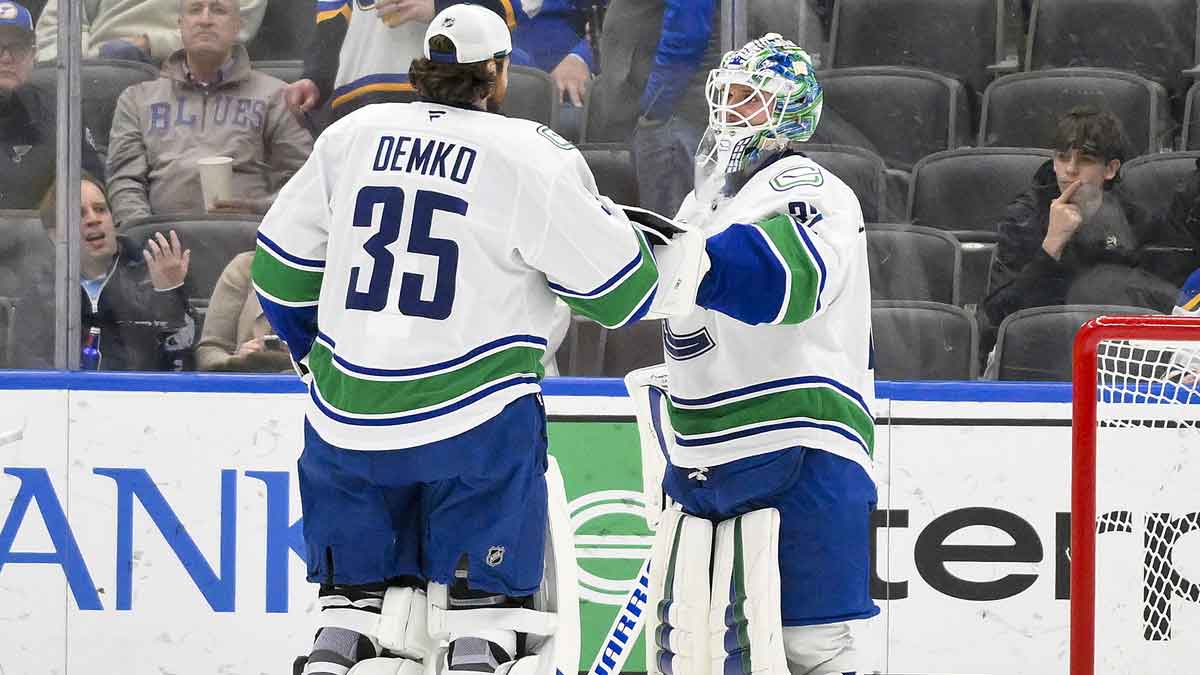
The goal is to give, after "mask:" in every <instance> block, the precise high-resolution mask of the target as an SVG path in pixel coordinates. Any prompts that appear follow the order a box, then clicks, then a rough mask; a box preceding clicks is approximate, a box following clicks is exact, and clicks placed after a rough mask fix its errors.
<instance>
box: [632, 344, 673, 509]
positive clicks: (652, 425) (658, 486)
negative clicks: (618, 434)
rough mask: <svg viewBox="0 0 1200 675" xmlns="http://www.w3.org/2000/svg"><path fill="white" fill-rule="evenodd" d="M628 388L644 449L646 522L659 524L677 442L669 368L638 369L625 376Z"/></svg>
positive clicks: (643, 485) (665, 505)
mask: <svg viewBox="0 0 1200 675" xmlns="http://www.w3.org/2000/svg"><path fill="white" fill-rule="evenodd" d="M625 389H626V390H627V391H628V392H629V397H630V398H631V399H632V400H633V414H634V416H635V417H636V419H637V429H638V440H639V441H640V444H641V448H642V493H643V494H644V495H645V500H646V524H647V525H648V526H649V527H650V529H654V528H655V526H657V525H658V520H659V517H660V516H661V515H662V512H663V511H664V510H666V509H667V508H668V507H669V506H670V502H671V500H670V498H669V497H667V495H666V493H665V492H663V486H662V483H663V475H664V474H665V473H666V471H667V457H669V456H670V454H671V444H672V443H674V441H675V430H674V429H672V428H671V418H670V416H669V415H668V414H667V367H666V366H665V365H657V366H650V367H649V368H639V369H638V370H635V371H633V372H631V373H629V374H628V375H626V376H625Z"/></svg>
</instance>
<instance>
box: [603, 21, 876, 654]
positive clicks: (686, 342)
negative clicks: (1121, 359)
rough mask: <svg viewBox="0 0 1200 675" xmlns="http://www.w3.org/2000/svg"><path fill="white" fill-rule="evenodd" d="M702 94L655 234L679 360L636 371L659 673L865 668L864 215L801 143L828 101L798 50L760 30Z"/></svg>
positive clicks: (651, 629)
mask: <svg viewBox="0 0 1200 675" xmlns="http://www.w3.org/2000/svg"><path fill="white" fill-rule="evenodd" d="M707 95H708V103H709V110H710V120H709V128H708V131H707V133H706V135H705V138H704V140H703V141H702V142H701V145H700V149H699V151H698V155H697V177H696V188H695V190H694V191H693V193H692V194H690V195H688V197H687V198H686V199H685V200H684V203H683V205H682V207H681V209H680V212H679V214H678V216H677V217H676V221H677V223H678V225H679V226H680V227H681V228H682V229H683V230H684V232H682V233H679V232H674V233H672V232H671V231H670V230H671V228H669V227H659V228H658V229H660V230H662V231H664V232H666V234H667V235H668V236H673V238H672V239H671V241H670V243H669V245H667V246H665V250H664V251H662V252H660V250H659V249H656V251H655V254H656V257H657V259H658V262H659V269H660V274H661V275H662V278H663V281H662V283H661V284H660V289H659V297H658V299H657V300H656V302H655V306H654V307H653V308H652V312H656V313H660V314H664V315H667V317H668V320H667V322H666V324H665V329H664V331H665V344H666V353H667V357H668V358H667V363H666V365H665V367H663V366H658V367H655V368H650V369H643V370H640V371H634V372H633V373H630V374H629V376H627V377H626V384H627V386H628V388H629V390H630V394H631V395H632V396H633V398H634V402H635V409H636V411H637V415H638V424H639V431H640V432H641V438H642V445H643V466H644V469H643V475H644V476H645V479H646V490H647V493H648V497H649V498H650V499H649V501H650V503H651V507H650V510H649V513H648V514H647V517H648V519H649V520H651V521H657V528H656V529H657V535H656V540H655V544H654V548H653V553H652V555H653V559H652V563H651V580H650V587H651V590H650V598H649V603H650V606H651V607H652V608H653V609H652V610H651V611H649V612H647V616H648V624H647V638H648V640H650V642H649V643H648V647H647V651H648V656H647V669H648V671H649V672H650V673H651V674H658V673H662V674H663V675H734V674H741V675H750V673H755V674H763V675H766V674H770V675H788V674H789V673H790V674H791V675H828V674H831V673H833V674H837V675H842V674H844V673H855V672H857V671H858V670H859V669H861V668H862V664H861V663H860V661H859V655H858V653H857V651H856V649H855V646H854V640H853V635H852V630H851V624H850V622H852V621H854V620H859V619H866V618H869V617H871V616H874V615H875V614H877V613H878V612H879V609H878V608H877V607H876V606H875V604H874V603H873V602H872V600H871V597H870V593H869V590H868V588H869V576H870V575H869V560H870V553H869V531H870V530H869V520H870V512H871V510H872V509H873V508H874V506H875V502H876V490H875V485H874V482H873V480H872V479H871V477H870V474H869V466H870V462H871V453H872V448H873V443H874V429H875V425H874V417H873V415H872V412H871V407H872V404H873V401H874V392H873V390H874V375H873V364H872V362H873V346H872V342H871V319H870V317H871V315H870V303H871V294H870V285H869V279H868V273H867V247H866V238H865V235H864V229H865V228H864V224H863V217H862V212H861V209H860V207H859V204H858V200H857V198H856V197H855V195H854V193H853V192H852V191H851V190H850V188H848V187H847V186H846V185H845V184H844V183H843V182H842V181H841V180H839V179H838V178H837V177H836V176H834V175H833V174H831V173H830V172H829V171H827V170H826V169H824V168H823V167H821V166H819V165H818V164H816V163H815V162H813V161H812V160H810V159H808V158H807V157H805V156H804V155H803V154H802V152H801V150H802V146H800V145H799V144H800V143H801V142H803V141H806V140H808V139H809V138H810V137H811V136H812V134H813V132H814V131H815V130H816V126H817V123H818V120H819V118H820V114H821V105H822V93H821V87H820V84H819V83H818V82H817V80H816V78H815V77H814V75H813V72H812V63H811V61H810V60H809V57H808V55H807V54H806V53H805V52H804V51H803V50H801V49H800V48H799V47H797V46H796V45H794V44H792V43H791V42H789V41H787V40H785V39H783V38H781V37H780V36H778V35H775V34H770V35H767V36H765V37H763V38H761V39H757V40H754V41H752V42H750V43H749V44H747V45H746V46H745V47H743V48H742V49H740V50H738V51H734V52H730V53H728V54H726V55H725V56H724V58H723V59H722V61H721V65H720V67H719V68H717V69H715V70H713V71H712V72H711V74H710V75H709V79H708V84H707ZM637 219H638V220H639V221H642V222H651V221H652V219H649V218H644V217H639V218H637ZM660 248H662V247H660ZM664 493H665V498H664ZM664 502H665V504H664ZM710 560H711V568H710ZM710 570H711V573H710Z"/></svg>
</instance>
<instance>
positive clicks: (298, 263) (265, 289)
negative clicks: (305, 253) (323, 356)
mask: <svg viewBox="0 0 1200 675" xmlns="http://www.w3.org/2000/svg"><path fill="white" fill-rule="evenodd" d="M250 276H251V279H252V280H253V282H254V290H255V292H256V293H257V294H258V301H259V304H261V305H262V308H263V314H264V315H266V317H267V321H269V322H270V323H271V327H272V328H273V329H274V330H275V333H276V334H277V335H278V336H279V337H280V338H282V339H283V340H284V341H286V342H287V344H288V349H289V350H290V351H291V352H292V358H294V359H296V360H297V361H299V360H300V359H302V358H304V357H305V356H306V355H307V354H308V352H309V350H310V349H312V344H313V341H314V340H315V339H316V337H317V300H318V299H319V298H320V295H321V282H322V280H323V279H324V276H325V261H323V260H312V259H306V258H301V257H299V256H295V255H292V254H290V253H288V252H287V251H286V250H284V249H283V247H281V246H280V245H279V244H277V243H275V242H274V241H271V239H270V238H268V237H267V236H266V235H264V234H262V233H261V232H260V233H259V234H258V247H257V249H256V251H255V253H254V262H253V263H252V264H251V266H250Z"/></svg>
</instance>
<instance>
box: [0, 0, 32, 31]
mask: <svg viewBox="0 0 1200 675" xmlns="http://www.w3.org/2000/svg"><path fill="white" fill-rule="evenodd" d="M0 26H16V27H17V28H20V29H22V30H24V31H27V32H30V33H32V32H33V15H32V14H30V13H29V10H27V9H25V8H24V7H22V6H21V5H18V4H17V3H15V2H8V0H3V1H0Z"/></svg>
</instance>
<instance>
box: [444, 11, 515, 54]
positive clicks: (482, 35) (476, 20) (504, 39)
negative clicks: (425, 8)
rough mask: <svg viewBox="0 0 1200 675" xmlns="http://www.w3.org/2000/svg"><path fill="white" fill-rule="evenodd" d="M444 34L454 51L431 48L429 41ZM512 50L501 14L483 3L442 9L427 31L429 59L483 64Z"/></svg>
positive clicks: (510, 40) (506, 27) (509, 37)
mask: <svg viewBox="0 0 1200 675" xmlns="http://www.w3.org/2000/svg"><path fill="white" fill-rule="evenodd" d="M435 35H444V36H445V37H447V38H449V39H450V42H452V43H454V51H452V52H440V51H430V49H429V40H430V39H432V38H433V37H434V36H435ZM510 52H512V36H511V35H510V34H509V32H508V26H507V25H506V24H505V23H504V19H501V18H500V16H499V15H498V14H496V13H495V12H493V11H491V10H490V9H484V8H483V7H480V6H479V5H451V6H449V7H447V8H446V9H443V10H442V11H440V12H438V14H437V16H435V17H433V21H431V22H430V23H429V28H428V29H427V30H426V31H425V58H427V59H429V60H430V61H437V62H438V63H479V62H480V61H489V60H491V59H500V58H504V57H505V56H508V54H509V53H510Z"/></svg>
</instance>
